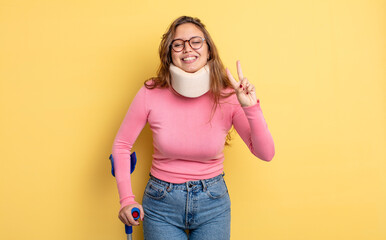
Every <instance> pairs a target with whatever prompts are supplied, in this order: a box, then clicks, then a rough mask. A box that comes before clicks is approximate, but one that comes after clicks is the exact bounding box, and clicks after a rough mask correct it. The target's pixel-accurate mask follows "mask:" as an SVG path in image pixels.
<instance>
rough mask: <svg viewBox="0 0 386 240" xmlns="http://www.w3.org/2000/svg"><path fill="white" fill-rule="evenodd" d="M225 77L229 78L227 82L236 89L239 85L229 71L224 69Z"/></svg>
mask: <svg viewBox="0 0 386 240" xmlns="http://www.w3.org/2000/svg"><path fill="white" fill-rule="evenodd" d="M225 71H226V73H227V75H228V78H229V81H230V82H231V84H232V86H233V88H234V89H237V88H238V86H239V83H238V82H237V81H236V80H235V79H234V78H233V76H232V74H231V72H230V71H229V69H228V68H226V69H225Z"/></svg>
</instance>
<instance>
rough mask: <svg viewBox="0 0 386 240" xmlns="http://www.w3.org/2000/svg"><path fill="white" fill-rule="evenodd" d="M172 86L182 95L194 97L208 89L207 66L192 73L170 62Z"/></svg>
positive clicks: (208, 76)
mask: <svg viewBox="0 0 386 240" xmlns="http://www.w3.org/2000/svg"><path fill="white" fill-rule="evenodd" d="M169 70H170V75H171V77H172V79H171V81H172V87H173V89H174V90H176V92H178V93H179V94H181V95H182V96H185V97H189V98H196V97H200V96H202V95H204V94H205V93H206V92H208V91H209V89H210V75H209V66H208V65H205V66H204V67H202V68H201V69H200V70H198V71H197V72H194V73H188V72H185V71H184V70H182V69H181V68H179V67H176V66H175V65H174V64H172V63H171V64H170V68H169Z"/></svg>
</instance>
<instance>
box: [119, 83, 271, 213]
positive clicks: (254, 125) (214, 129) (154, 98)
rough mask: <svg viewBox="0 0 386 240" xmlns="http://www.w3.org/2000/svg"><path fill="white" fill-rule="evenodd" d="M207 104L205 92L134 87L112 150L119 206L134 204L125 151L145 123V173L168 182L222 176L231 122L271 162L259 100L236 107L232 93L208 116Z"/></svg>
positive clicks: (254, 150)
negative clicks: (149, 155) (149, 150)
mask: <svg viewBox="0 0 386 240" xmlns="http://www.w3.org/2000/svg"><path fill="white" fill-rule="evenodd" d="M223 91H225V92H229V91H234V90H233V89H225V90H223ZM212 106H213V98H212V97H211V93H210V92H207V93H205V94H204V95H202V96H200V97H197V98H187V97H184V96H181V95H179V94H178V93H176V92H175V91H173V90H172V89H171V88H155V89H147V88H146V87H145V86H143V87H142V88H141V89H140V90H139V91H138V93H137V94H136V96H135V97H134V99H133V101H132V103H131V105H130V107H129V109H128V111H127V113H126V116H125V118H124V120H123V122H122V124H121V126H120V128H119V130H118V133H117V135H116V137H115V140H114V143H113V149H112V154H113V157H114V168H115V177H116V181H117V185H118V192H119V197H120V203H121V209H122V208H123V207H125V206H127V205H129V204H133V203H136V201H135V200H134V195H133V192H132V189H131V179H130V153H131V148H132V146H133V144H134V142H135V141H136V139H137V137H138V135H139V134H140V132H141V131H142V129H143V128H144V126H145V125H146V123H149V125H150V128H151V130H152V132H153V146H154V154H153V161H152V166H151V170H150V173H151V174H152V175H153V176H154V177H156V178H159V179H162V180H164V181H167V182H171V183H183V182H186V181H191V180H199V179H208V178H212V177H215V176H217V175H219V174H221V173H222V172H223V161H224V154H223V149H224V144H225V139H226V135H227V133H228V131H229V130H230V129H231V127H232V125H233V126H234V128H235V129H236V131H237V133H238V134H239V135H240V137H241V138H242V140H243V141H244V142H245V144H247V146H248V148H249V149H250V151H251V152H252V154H254V155H255V156H256V157H258V158H260V159H262V160H264V161H271V159H272V158H273V156H274V154H275V147H274V143H273V139H272V136H271V133H270V131H269V130H268V127H267V124H266V121H265V119H264V116H263V113H262V110H261V108H260V101H259V100H257V102H256V104H255V105H253V106H249V107H241V105H240V103H239V102H238V99H237V96H236V95H235V94H233V95H231V96H230V97H228V98H225V99H221V100H220V105H219V106H218V107H217V109H216V111H215V112H214V114H213V115H211V113H212V112H211V111H212ZM211 117H212V119H211Z"/></svg>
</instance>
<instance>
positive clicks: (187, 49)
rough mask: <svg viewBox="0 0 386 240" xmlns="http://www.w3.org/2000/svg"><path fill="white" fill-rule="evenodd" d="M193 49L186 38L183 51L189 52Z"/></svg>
mask: <svg viewBox="0 0 386 240" xmlns="http://www.w3.org/2000/svg"><path fill="white" fill-rule="evenodd" d="M192 50H193V49H192V48H191V47H190V44H189V41H188V40H186V41H185V42H184V50H183V51H184V52H189V51H192Z"/></svg>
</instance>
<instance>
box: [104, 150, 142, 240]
mask: <svg viewBox="0 0 386 240" xmlns="http://www.w3.org/2000/svg"><path fill="white" fill-rule="evenodd" d="M109 159H110V162H111V174H112V175H113V176H114V177H115V171H114V159H113V155H112V154H110V157H109ZM136 164H137V155H136V154H135V152H133V153H132V154H131V155H130V174H132V173H133V171H134V169H135V165H136ZM131 215H132V216H133V218H134V220H137V219H138V218H139V216H140V210H139V209H138V208H133V209H131ZM125 232H126V234H127V240H132V236H131V235H132V233H133V227H132V226H127V225H126V224H125Z"/></svg>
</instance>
